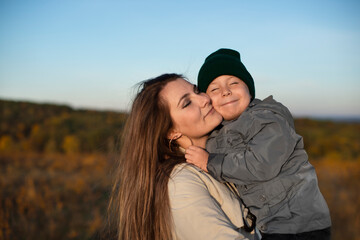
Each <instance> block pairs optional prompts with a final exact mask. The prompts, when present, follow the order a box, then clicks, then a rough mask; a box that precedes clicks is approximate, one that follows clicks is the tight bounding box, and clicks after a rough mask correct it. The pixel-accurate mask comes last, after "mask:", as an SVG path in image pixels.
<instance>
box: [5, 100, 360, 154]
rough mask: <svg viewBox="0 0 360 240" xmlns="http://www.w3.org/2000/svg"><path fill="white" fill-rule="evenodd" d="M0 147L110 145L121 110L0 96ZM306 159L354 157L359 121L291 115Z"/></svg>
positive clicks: (70, 149)
mask: <svg viewBox="0 0 360 240" xmlns="http://www.w3.org/2000/svg"><path fill="white" fill-rule="evenodd" d="M0 114H1V122H0V152H11V151H27V152H40V153H43V152H44V153H67V154H71V153H93V152H102V153H105V152H108V151H111V150H112V149H113V147H114V145H115V144H116V142H117V139H118V136H119V134H120V133H121V131H122V128H123V126H124V123H125V120H126V118H127V113H121V112H111V111H92V110H74V109H73V108H71V107H69V106H61V105H52V104H35V103H30V102H16V101H6V100H0ZM295 125H296V131H297V132H298V133H299V134H300V135H302V136H303V137H304V142H305V149H306V150H307V152H308V154H309V156H310V158H311V159H319V158H323V157H331V158H338V159H358V158H359V154H360V123H346V122H334V121H323V120H321V121H320V120H314V119H295Z"/></svg>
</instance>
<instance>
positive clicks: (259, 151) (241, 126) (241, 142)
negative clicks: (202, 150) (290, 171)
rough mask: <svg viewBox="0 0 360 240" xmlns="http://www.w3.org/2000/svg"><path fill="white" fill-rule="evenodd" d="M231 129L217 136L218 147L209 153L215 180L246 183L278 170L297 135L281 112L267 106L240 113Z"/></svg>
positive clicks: (273, 173) (291, 148) (269, 176)
mask: <svg viewBox="0 0 360 240" xmlns="http://www.w3.org/2000/svg"><path fill="white" fill-rule="evenodd" d="M232 127H233V128H232V131H230V132H228V133H227V134H224V135H223V136H218V137H217V138H220V139H217V140H216V141H217V142H218V149H217V150H218V151H220V152H221V153H218V154H210V156H209V160H208V165H207V168H208V171H209V173H210V174H211V175H212V176H213V177H214V178H216V179H217V180H219V181H229V182H233V183H235V184H240V185H242V184H249V183H254V181H255V182H261V181H268V180H270V179H272V178H274V177H275V176H277V175H278V174H279V172H280V171H281V168H282V167H283V165H284V164H285V163H286V162H287V161H288V160H289V158H290V156H291V154H292V153H293V152H294V150H295V148H296V145H297V143H298V142H299V141H301V139H302V138H301V137H300V136H299V135H297V134H296V133H295V130H294V129H293V128H292V127H291V126H290V125H289V123H288V122H287V120H286V119H285V118H283V117H282V116H281V115H279V114H276V113H273V112H271V111H269V110H261V111H254V112H252V113H251V114H250V113H247V114H246V115H245V116H242V118H241V121H237V123H236V125H234V126H232Z"/></svg>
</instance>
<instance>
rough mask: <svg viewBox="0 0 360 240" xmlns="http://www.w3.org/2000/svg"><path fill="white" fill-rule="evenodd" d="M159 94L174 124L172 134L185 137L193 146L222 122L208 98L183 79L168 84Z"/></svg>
mask: <svg viewBox="0 0 360 240" xmlns="http://www.w3.org/2000/svg"><path fill="white" fill-rule="evenodd" d="M160 94H161V97H162V98H163V99H164V100H165V101H166V102H167V103H168V105H169V109H170V115H171V118H172V120H173V124H174V129H173V130H172V133H173V134H181V135H182V136H184V135H185V136H187V137H189V138H190V139H192V141H193V142H194V144H195V141H196V140H197V139H199V138H203V137H204V136H206V135H207V134H208V133H209V132H210V131H212V130H213V129H214V128H215V127H216V126H218V125H219V124H220V123H221V121H222V116H221V115H220V114H219V113H218V112H216V111H215V109H214V108H213V106H212V105H211V101H210V98H209V96H207V95H206V94H205V93H200V92H199V91H198V90H197V88H196V86H195V85H193V84H191V83H189V82H187V81H185V80H184V79H181V78H179V79H177V80H175V81H172V82H169V83H168V84H167V85H166V86H165V87H164V89H163V90H162V91H161V93H160Z"/></svg>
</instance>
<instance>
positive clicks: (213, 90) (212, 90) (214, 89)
mask: <svg viewBox="0 0 360 240" xmlns="http://www.w3.org/2000/svg"><path fill="white" fill-rule="evenodd" d="M218 89H219V88H213V89H211V90H210V92H215V91H216V90H218Z"/></svg>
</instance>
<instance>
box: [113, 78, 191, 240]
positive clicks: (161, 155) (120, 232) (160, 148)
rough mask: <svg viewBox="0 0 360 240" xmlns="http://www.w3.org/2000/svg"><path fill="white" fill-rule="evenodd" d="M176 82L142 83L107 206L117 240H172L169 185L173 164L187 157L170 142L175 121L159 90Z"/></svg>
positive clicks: (158, 79)
mask: <svg viewBox="0 0 360 240" xmlns="http://www.w3.org/2000/svg"><path fill="white" fill-rule="evenodd" d="M178 78H183V76H181V75H178V74H164V75H161V76H159V77H156V78H153V79H150V80H147V81H144V82H142V83H141V86H140V91H139V92H138V94H137V95H136V98H135V100H134V102H133V105H132V109H131V112H130V114H129V117H128V119H127V122H126V124H125V127H124V132H123V136H122V141H121V148H120V157H119V159H118V160H117V165H118V166H117V170H116V174H115V181H114V185H113V189H112V194H111V198H110V203H109V208H108V210H109V213H110V214H111V215H112V218H111V219H112V221H113V224H115V229H116V230H115V232H116V234H115V235H116V236H117V237H116V238H117V239H119V240H120V239H121V240H126V239H131V240H147V239H149V240H150V239H156V240H168V239H171V238H172V229H173V226H172V217H171V212H170V200H169V196H168V181H169V178H170V174H171V171H172V170H173V168H174V167H175V165H177V164H179V163H183V162H185V158H184V154H183V153H181V151H179V149H178V146H177V145H176V143H172V142H171V141H170V142H169V139H167V136H168V132H169V130H170V129H171V128H172V127H173V123H172V120H171V116H170V110H169V107H168V104H167V102H166V101H165V100H164V99H162V98H161V97H160V92H161V90H162V89H163V88H164V87H165V86H166V84H167V83H169V82H171V81H174V80H176V79H178ZM169 144H172V146H169ZM113 228H114V225H113Z"/></svg>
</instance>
